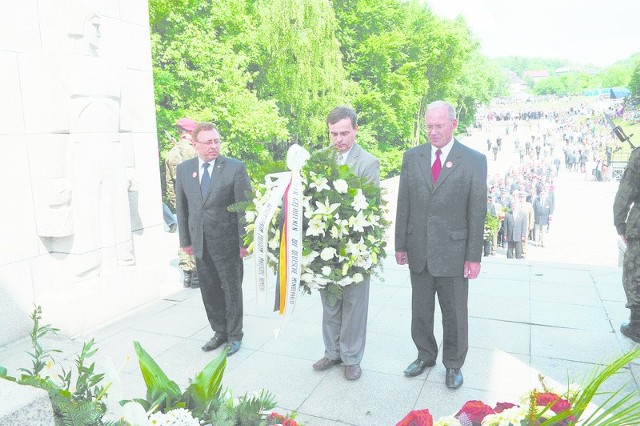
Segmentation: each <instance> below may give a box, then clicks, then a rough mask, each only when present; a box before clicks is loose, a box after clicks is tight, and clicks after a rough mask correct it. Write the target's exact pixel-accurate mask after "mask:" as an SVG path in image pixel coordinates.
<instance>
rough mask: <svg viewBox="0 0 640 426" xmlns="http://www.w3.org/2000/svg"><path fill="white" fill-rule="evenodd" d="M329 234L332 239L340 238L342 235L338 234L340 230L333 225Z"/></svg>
mask: <svg viewBox="0 0 640 426" xmlns="http://www.w3.org/2000/svg"><path fill="white" fill-rule="evenodd" d="M330 233H331V237H332V238H340V237H341V236H342V234H341V233H340V230H339V229H338V227H337V226H335V225H334V226H332V227H331V231H330Z"/></svg>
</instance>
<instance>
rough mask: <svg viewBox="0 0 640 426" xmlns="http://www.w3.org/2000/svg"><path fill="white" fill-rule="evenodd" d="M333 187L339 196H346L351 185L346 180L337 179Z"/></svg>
mask: <svg viewBox="0 0 640 426" xmlns="http://www.w3.org/2000/svg"><path fill="white" fill-rule="evenodd" d="M333 187H334V188H335V189H336V191H337V192H338V193H339V194H345V193H346V192H347V191H348V190H349V185H347V181H345V180H344V179H336V180H334V181H333Z"/></svg>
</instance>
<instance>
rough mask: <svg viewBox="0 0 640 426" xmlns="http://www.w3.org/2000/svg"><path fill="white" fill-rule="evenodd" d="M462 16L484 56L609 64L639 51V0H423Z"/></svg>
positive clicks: (436, 8) (437, 10)
mask: <svg viewBox="0 0 640 426" xmlns="http://www.w3.org/2000/svg"><path fill="white" fill-rule="evenodd" d="M424 1H425V2H426V3H427V4H429V6H431V9H432V10H433V11H434V13H436V15H439V16H442V17H444V18H449V19H453V18H455V17H456V16H458V15H462V16H463V17H464V18H465V20H466V21H467V23H468V24H469V26H470V27H471V29H472V32H473V34H474V35H475V36H476V37H477V38H478V39H479V41H480V44H481V51H482V53H483V54H484V55H486V56H489V57H496V56H526V57H544V58H559V59H568V60H570V61H572V62H574V63H577V64H582V65H587V64H593V65H597V66H609V65H611V64H613V63H614V62H616V61H619V60H622V59H626V58H628V57H629V56H631V55H632V54H634V53H637V52H640V0H424Z"/></svg>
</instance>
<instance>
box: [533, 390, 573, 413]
mask: <svg viewBox="0 0 640 426" xmlns="http://www.w3.org/2000/svg"><path fill="white" fill-rule="evenodd" d="M536 404H538V405H541V406H544V407H546V406H548V405H551V404H553V405H551V411H553V412H554V413H561V412H563V411H567V410H568V409H570V408H571V403H570V402H569V401H567V400H566V399H562V398H560V397H559V396H558V395H556V394H554V393H540V394H538V399H537V400H536Z"/></svg>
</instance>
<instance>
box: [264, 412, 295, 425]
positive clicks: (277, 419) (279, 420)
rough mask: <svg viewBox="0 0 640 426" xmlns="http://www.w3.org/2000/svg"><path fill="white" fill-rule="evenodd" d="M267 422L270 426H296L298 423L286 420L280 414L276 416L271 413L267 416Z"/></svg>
mask: <svg viewBox="0 0 640 426" xmlns="http://www.w3.org/2000/svg"><path fill="white" fill-rule="evenodd" d="M267 422H268V424H270V425H275V424H279V425H282V426H298V422H296V421H295V420H293V419H288V418H286V417H285V416H283V415H282V414H278V413H275V412H272V413H271V414H269V415H268V416H267Z"/></svg>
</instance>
